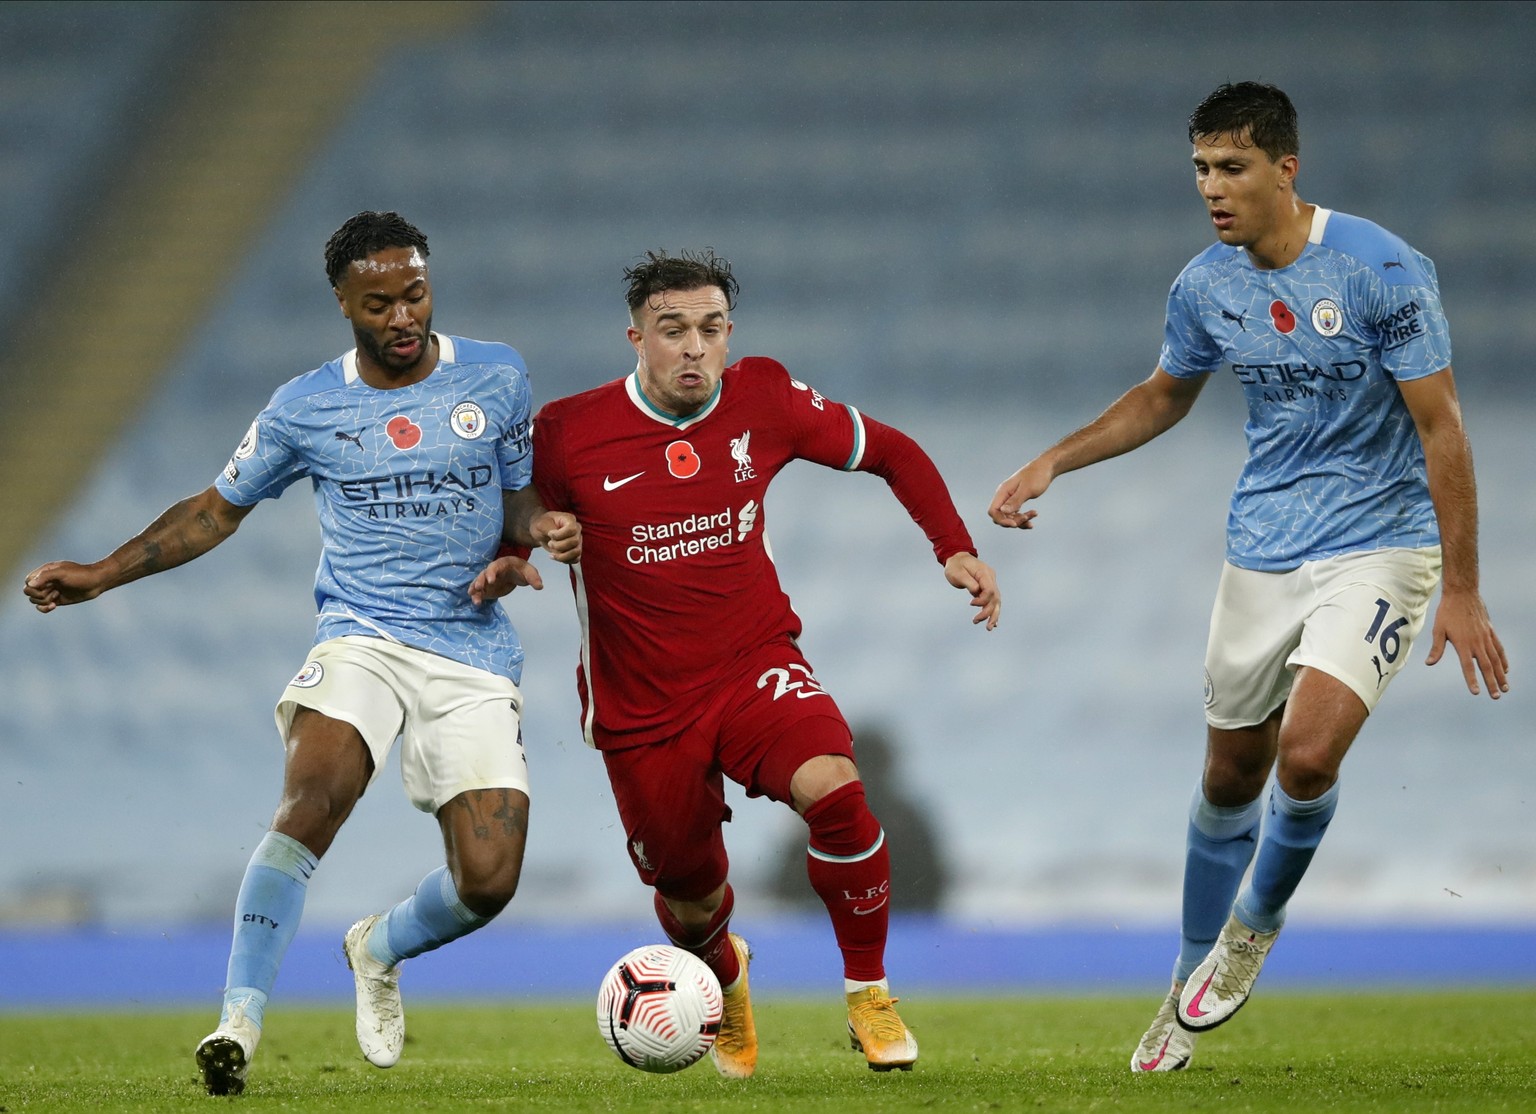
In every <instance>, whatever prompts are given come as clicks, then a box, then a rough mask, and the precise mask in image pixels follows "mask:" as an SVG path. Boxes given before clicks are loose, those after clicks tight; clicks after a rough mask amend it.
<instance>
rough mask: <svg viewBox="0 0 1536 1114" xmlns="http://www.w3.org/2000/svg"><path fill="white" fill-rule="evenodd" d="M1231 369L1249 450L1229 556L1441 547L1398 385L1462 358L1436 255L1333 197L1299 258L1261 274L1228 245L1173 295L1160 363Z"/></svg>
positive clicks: (1262, 561) (1250, 561)
mask: <svg viewBox="0 0 1536 1114" xmlns="http://www.w3.org/2000/svg"><path fill="white" fill-rule="evenodd" d="M1159 363H1160V365H1161V366H1162V368H1163V370H1164V371H1166V372H1167V373H1168V374H1170V375H1174V376H1178V377H1180V378H1185V379H1188V378H1193V377H1195V376H1197V375H1205V374H1207V373H1209V372H1213V371H1215V370H1217V369H1218V368H1219V367H1220V366H1221V365H1222V364H1223V363H1225V364H1228V365H1229V366H1230V367H1231V368H1232V370H1233V372H1234V373H1235V374H1236V375H1237V379H1238V382H1240V383H1241V384H1242V387H1243V393H1244V394H1245V395H1246V396H1247V401H1248V422H1247V425H1246V426H1245V429H1244V432H1245V433H1246V434H1247V438H1248V461H1247V463H1246V464H1245V465H1244V467H1243V471H1242V474H1241V475H1240V476H1239V477H1238V481H1237V487H1236V490H1235V491H1234V492H1233V493H1232V506H1231V511H1230V514H1229V515H1228V518H1227V560H1229V561H1230V562H1232V564H1234V565H1237V566H1239V567H1240V568H1245V569H1258V570H1260V571H1265V572H1274V571H1281V570H1285V569H1293V568H1296V567H1297V566H1298V565H1300V564H1301V563H1302V562H1303V561H1311V560H1317V559H1319V558H1324V557H1331V556H1335V555H1337V554H1340V553H1351V552H1356V551H1361V550H1371V549H1383V548H1387V547H1390V546H1411V547H1419V546H1428V545H1436V544H1438V543H1439V540H1440V535H1439V529H1438V527H1437V525H1436V522H1435V512H1434V506H1433V504H1431V502H1430V498H1429V488H1428V485H1427V483H1426V479H1425V470H1424V451H1423V446H1422V445H1421V444H1420V442H1419V438H1418V433H1417V431H1416V430H1415V428H1414V424H1413V418H1412V416H1411V415H1410V414H1409V413H1408V408H1407V406H1406V405H1405V404H1404V402H1403V397H1402V394H1401V392H1400V391H1399V390H1398V388H1397V384H1398V382H1399V381H1406V380H1411V379H1418V378H1422V377H1423V376H1426V375H1432V374H1434V373H1435V372H1438V371H1441V370H1442V369H1444V368H1446V367H1448V366H1449V365H1450V363H1451V340H1450V332H1449V330H1448V329H1447V327H1446V322H1445V314H1444V312H1443V311H1442V310H1441V307H1440V289H1439V285H1438V283H1437V281H1436V279H1435V268H1434V264H1433V263H1431V262H1430V261H1429V259H1428V258H1427V257H1425V256H1423V255H1420V254H1419V253H1418V252H1417V251H1415V250H1414V249H1413V248H1412V247H1410V246H1409V245H1408V244H1407V243H1405V242H1404V241H1403V240H1401V239H1399V238H1398V237H1397V236H1394V235H1393V234H1392V233H1390V232H1388V231H1386V230H1385V229H1384V228H1381V227H1379V226H1378V225H1375V224H1372V223H1371V222H1370V221H1367V220H1362V219H1361V218H1359V217H1352V216H1348V215H1346V214H1344V213H1332V212H1330V211H1329V210H1327V209H1322V208H1319V209H1318V210H1317V212H1316V215H1315V217H1314V219H1313V224H1312V235H1311V238H1310V240H1309V242H1308V243H1307V245H1306V247H1305V248H1304V249H1303V251H1302V253H1301V255H1300V257H1299V258H1298V259H1297V260H1296V262H1294V263H1292V264H1291V265H1290V266H1288V267H1282V268H1280V269H1278V270H1272V271H1266V270H1261V269H1259V268H1257V267H1255V266H1254V265H1253V263H1252V262H1251V261H1250V260H1249V258H1248V254H1247V252H1246V251H1244V250H1243V249H1242V248H1238V247H1230V246H1228V245H1226V244H1219V243H1218V244H1214V245H1212V246H1211V247H1210V248H1208V249H1207V250H1206V251H1204V252H1202V253H1201V254H1199V255H1198V256H1196V257H1195V258H1194V259H1193V260H1191V261H1190V263H1189V265H1188V266H1186V267H1185V268H1184V271H1183V273H1182V274H1180V275H1179V277H1178V279H1177V280H1176V281H1175V282H1174V284H1173V289H1172V290H1171V291H1170V292H1169V295H1168V319H1167V324H1166V327H1165V330H1164V340H1163V350H1162V355H1161V357H1160V359H1159Z"/></svg>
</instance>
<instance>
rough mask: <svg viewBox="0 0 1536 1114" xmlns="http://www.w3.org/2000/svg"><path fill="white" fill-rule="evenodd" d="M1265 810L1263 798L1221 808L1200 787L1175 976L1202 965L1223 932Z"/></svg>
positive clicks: (1192, 808)
mask: <svg viewBox="0 0 1536 1114" xmlns="http://www.w3.org/2000/svg"><path fill="white" fill-rule="evenodd" d="M1263 814H1264V802H1263V798H1262V797H1256V798H1254V799H1253V800H1252V801H1250V802H1249V803H1248V804H1246V805H1237V806H1236V807H1234V808H1221V807H1218V806H1217V805H1213V804H1211V802H1210V801H1208V800H1206V798H1205V789H1204V787H1203V785H1197V786H1195V798H1194V800H1193V801H1191V802H1190V805H1189V831H1188V834H1187V835H1186V837H1185V849H1184V916H1183V920H1182V927H1181V930H1180V935H1179V958H1178V962H1177V963H1175V964H1174V967H1173V977H1174V978H1175V979H1178V980H1180V981H1183V980H1184V979H1187V978H1189V973H1190V972H1191V971H1193V970H1194V969H1195V968H1196V967H1198V966H1200V961H1201V960H1202V959H1204V958H1205V956H1206V953H1208V952H1209V951H1210V950H1211V945H1213V944H1215V943H1216V937H1217V936H1219V935H1221V926H1222V925H1224V924H1226V923H1227V918H1228V917H1229V916H1231V915H1232V899H1233V898H1234V897H1236V896H1237V887H1238V886H1239V885H1241V884H1242V881H1243V872H1244V871H1246V870H1247V869H1248V864H1249V863H1250V862H1252V861H1253V851H1254V848H1255V847H1256V846H1257V844H1256V842H1255V840H1254V835H1255V833H1256V832H1257V831H1258V828H1259V818H1260V817H1261V816H1262V815H1263Z"/></svg>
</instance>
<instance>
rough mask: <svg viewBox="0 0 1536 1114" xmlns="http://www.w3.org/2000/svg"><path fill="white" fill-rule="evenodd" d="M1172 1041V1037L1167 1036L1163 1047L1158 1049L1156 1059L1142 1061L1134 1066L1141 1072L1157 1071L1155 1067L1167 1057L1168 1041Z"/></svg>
mask: <svg viewBox="0 0 1536 1114" xmlns="http://www.w3.org/2000/svg"><path fill="white" fill-rule="evenodd" d="M1172 1039H1173V1036H1172V1035H1171V1034H1170V1035H1169V1036H1168V1038H1167V1040H1165V1041H1163V1047H1161V1048H1159V1049H1158V1050H1157V1057H1156V1058H1155V1059H1152V1060H1143V1061H1142V1062H1141V1063H1139V1064H1137V1065H1136V1066H1137V1067H1138V1068H1140V1069H1141V1070H1142V1071H1156V1070H1157V1065H1158V1064H1161V1063H1162V1062H1163V1057H1164V1056H1166V1055H1168V1041H1171V1040H1172Z"/></svg>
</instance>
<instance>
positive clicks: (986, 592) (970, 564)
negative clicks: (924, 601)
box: [944, 552, 1003, 630]
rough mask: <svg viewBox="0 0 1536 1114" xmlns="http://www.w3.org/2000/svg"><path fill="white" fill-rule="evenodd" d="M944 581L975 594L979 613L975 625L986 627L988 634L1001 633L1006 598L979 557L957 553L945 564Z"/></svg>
mask: <svg viewBox="0 0 1536 1114" xmlns="http://www.w3.org/2000/svg"><path fill="white" fill-rule="evenodd" d="M944 578H945V579H946V580H948V581H949V582H950V583H951V584H953V585H954V586H955V587H956V588H960V589H963V590H964V591H967V592H969V593H970V594H971V606H972V607H975V608H978V609H979V610H978V611H977V612H976V614H975V616H973V617H972V619H971V622H972V623H986V624H987V629H988V630H996V629H997V621H998V619H999V618H1001V617H1002V614H1003V596H1002V593H1001V592H999V591H998V588H997V574H996V573H995V572H993V571H992V566H990V565H988V564H987V563H986V562H985V561H983V560H981V558H979V557H977V556H976V555H975V554H971V553H965V552H961V553H956V554H954V555H953V556H951V557H950V558H949V559H948V560H946V561H945V562H944Z"/></svg>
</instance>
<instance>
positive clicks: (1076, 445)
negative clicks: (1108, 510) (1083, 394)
mask: <svg viewBox="0 0 1536 1114" xmlns="http://www.w3.org/2000/svg"><path fill="white" fill-rule="evenodd" d="M1208 378H1209V376H1205V375H1199V376H1195V377H1194V378H1192V379H1180V378H1178V377H1177V376H1173V375H1169V374H1168V373H1167V372H1166V371H1164V370H1163V369H1162V368H1160V367H1159V368H1155V369H1153V372H1152V374H1151V375H1150V376H1148V377H1147V378H1146V379H1144V380H1142V381H1141V382H1140V383H1138V384H1136V386H1134V387H1132V388H1131V389H1130V390H1128V391H1126V392H1125V394H1123V395H1121V396H1120V397H1119V398H1118V399H1116V400H1115V401H1114V402H1113V403H1112V404H1111V405H1110V406H1109V408H1108V409H1107V410H1105V411H1104V413H1102V414H1100V415H1099V416H1098V417H1097V418H1095V419H1094V420H1093V421H1091V422H1089V423H1088V424H1087V425H1085V426H1083V427H1082V428H1081V429H1079V430H1077V431H1075V432H1073V433H1069V434H1067V436H1065V437H1063V438H1062V439H1061V440H1060V441H1058V442H1056V444H1054V445H1052V446H1051V447H1050V448H1049V449H1047V450H1046V451H1045V452H1043V453H1041V454H1040V455H1039V456H1037V457H1035V459H1034V460H1031V461H1030V462H1029V463H1028V464H1026V465H1024V467H1022V468H1020V469H1019V470H1018V471H1017V472H1015V473H1014V474H1013V475H1011V476H1009V477H1008V478H1007V479H1006V480H1004V481H1003V482H1002V483H1001V484H999V485H998V487H997V492H996V493H995V494H994V495H993V496H992V505H991V506H990V507H988V508H987V515H988V517H990V518H991V519H992V521H993V522H995V523H997V525H999V526H1004V527H1010V528H1013V529H1019V530H1029V529H1032V528H1033V519H1034V518H1035V513H1036V512H1035V511H1033V510H1025V509H1023V506H1024V504H1025V503H1027V502H1029V501H1030V500H1031V499H1038V498H1039V497H1040V496H1041V495H1044V494H1045V490H1046V488H1048V487H1050V486H1051V481H1052V480H1054V479H1055V478H1056V477H1057V476H1060V475H1062V474H1063V473H1064V472H1074V471H1076V470H1077V469H1079V468H1086V467H1088V465H1090V464H1097V463H1098V462H1099V461H1101V460H1108V459H1109V458H1110V457H1115V456H1120V455H1121V454H1122V453H1128V452H1130V451H1131V450H1132V449H1137V448H1140V447H1141V446H1142V445H1145V444H1146V443H1147V442H1148V441H1150V440H1152V439H1153V438H1154V437H1157V436H1158V435H1160V434H1163V433H1166V432H1167V431H1168V430H1170V429H1172V428H1173V427H1174V426H1175V425H1177V424H1178V423H1179V422H1180V421H1182V420H1183V418H1184V416H1185V415H1186V414H1188V413H1189V411H1190V409H1191V408H1192V407H1193V406H1194V405H1195V399H1197V398H1199V397H1200V389H1201V388H1202V387H1204V386H1205V381H1206V379H1208Z"/></svg>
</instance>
